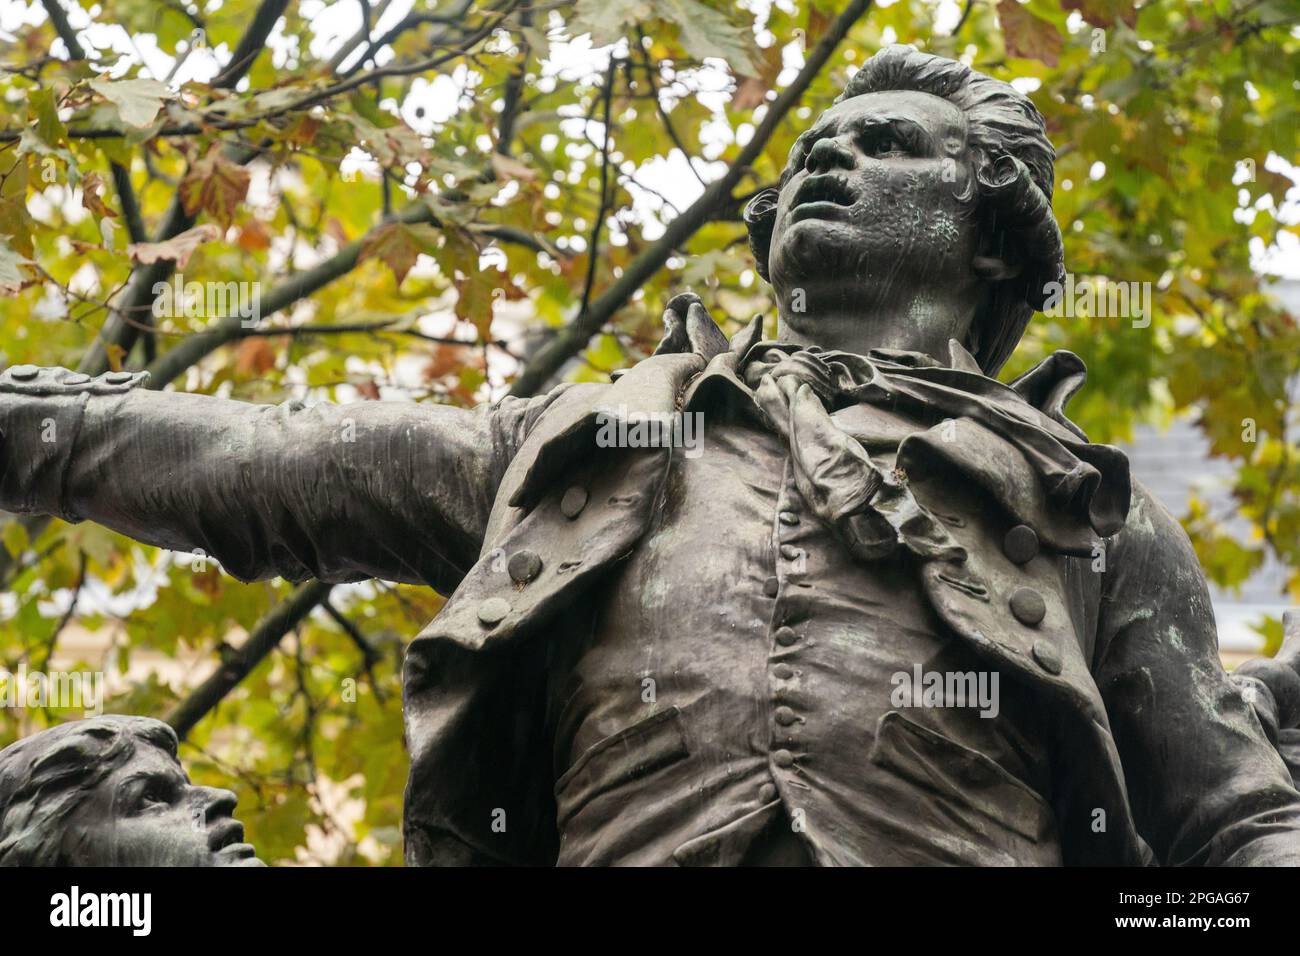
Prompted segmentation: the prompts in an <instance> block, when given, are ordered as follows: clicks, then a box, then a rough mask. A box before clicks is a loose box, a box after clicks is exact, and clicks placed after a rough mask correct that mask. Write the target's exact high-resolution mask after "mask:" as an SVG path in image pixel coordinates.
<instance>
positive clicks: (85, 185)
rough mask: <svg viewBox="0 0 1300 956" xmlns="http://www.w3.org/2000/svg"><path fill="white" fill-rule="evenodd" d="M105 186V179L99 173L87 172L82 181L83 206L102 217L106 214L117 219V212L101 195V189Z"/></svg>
mask: <svg viewBox="0 0 1300 956" xmlns="http://www.w3.org/2000/svg"><path fill="white" fill-rule="evenodd" d="M103 188H104V181H103V180H102V179H100V178H99V174H98V173H87V174H86V178H85V179H83V180H82V181H81V206H82V208H83V209H86V210H88V211H90V212H91V213H93V214H94V215H95V216H97V217H99V218H101V219H102V218H103V217H104V216H109V217H111V218H113V219H116V218H117V213H116V212H114V211H113V209H112V208H110V207H109V206H108V204H107V203H105V202H104V200H103V199H101V198H100V196H99V191H100V190H101V189H103Z"/></svg>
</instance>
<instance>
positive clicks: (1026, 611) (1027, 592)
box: [1011, 588, 1047, 627]
mask: <svg viewBox="0 0 1300 956" xmlns="http://www.w3.org/2000/svg"><path fill="white" fill-rule="evenodd" d="M1011 613H1012V615H1014V616H1015V619H1016V620H1017V621H1019V622H1020V623H1021V624H1024V625H1025V626H1026V627H1037V626H1038V624H1039V622H1040V621H1042V619H1043V617H1044V616H1045V615H1046V614H1047V605H1046V604H1045V603H1044V602H1043V596H1042V595H1041V594H1039V593H1038V592H1037V591H1035V590H1034V589H1033V588H1016V590H1015V591H1014V592H1013V593H1012V595H1011Z"/></svg>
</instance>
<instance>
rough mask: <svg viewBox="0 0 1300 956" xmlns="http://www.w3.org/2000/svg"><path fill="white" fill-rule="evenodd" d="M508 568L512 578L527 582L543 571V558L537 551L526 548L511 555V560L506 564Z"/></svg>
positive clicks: (523, 582)
mask: <svg viewBox="0 0 1300 956" xmlns="http://www.w3.org/2000/svg"><path fill="white" fill-rule="evenodd" d="M506 570H507V571H509V572H510V577H511V579H512V580H514V581H518V582H519V583H520V584H527V583H528V582H529V581H531V580H532V579H533V578H535V577H537V575H539V574H541V573H542V559H541V558H540V557H539V556H538V554H537V552H536V551H530V550H528V549H527V548H524V549H523V550H521V551H516V552H515V553H514V554H512V555H510V562H509V563H508V564H507V565H506Z"/></svg>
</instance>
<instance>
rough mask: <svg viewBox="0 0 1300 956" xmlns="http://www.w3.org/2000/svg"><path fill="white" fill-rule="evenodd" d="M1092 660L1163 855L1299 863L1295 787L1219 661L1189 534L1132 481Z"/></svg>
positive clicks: (1141, 810) (1130, 780)
mask: <svg viewBox="0 0 1300 956" xmlns="http://www.w3.org/2000/svg"><path fill="white" fill-rule="evenodd" d="M1098 641H1099V645H1098V654H1097V662H1096V665H1095V668H1094V673H1095V677H1096V679H1097V685H1098V687H1099V688H1100V689H1101V692H1102V696H1103V698H1104V699H1105V702H1106V711H1107V714H1108V715H1109V717H1110V724H1111V729H1112V731H1113V732H1114V735H1115V742H1116V745H1117V747H1118V749H1119V754H1120V758H1121V760H1122V761H1123V764H1124V772H1125V780H1126V782H1127V784H1128V790H1129V798H1130V801H1131V802H1132V806H1133V813H1134V819H1135V821H1136V823H1137V826H1138V829H1139V831H1140V832H1141V833H1142V836H1143V837H1144V838H1145V839H1146V840H1147V842H1148V843H1149V844H1150V845H1151V847H1152V849H1153V850H1154V851H1155V853H1156V856H1157V858H1158V859H1159V861H1160V862H1161V863H1163V864H1165V865H1179V864H1193V865H1290V866H1294V865H1300V793H1297V792H1296V790H1295V788H1294V787H1293V786H1292V781H1291V776H1290V773H1289V772H1288V771H1287V768H1286V766H1285V765H1284V764H1283V762H1282V759H1281V758H1280V757H1279V756H1278V752H1277V750H1276V749H1275V748H1274V746H1273V744H1272V743H1271V742H1270V741H1269V739H1268V736H1267V734H1266V731H1265V729H1264V728H1263V727H1262V726H1261V724H1260V722H1259V720H1258V719H1257V718H1256V716H1255V713H1254V710H1253V709H1252V707H1251V703H1250V701H1249V700H1248V696H1247V695H1243V693H1242V690H1241V688H1240V687H1239V686H1238V685H1237V684H1236V683H1234V682H1233V681H1231V680H1230V679H1229V677H1228V675H1227V674H1226V673H1225V672H1224V670H1223V667H1222V665H1221V664H1220V662H1219V648H1218V637H1217V634H1216V632H1215V627H1214V611H1213V608H1212V607H1211V604H1210V596H1209V592H1208V589H1207V588H1206V585H1205V576H1204V574H1203V573H1202V572H1201V568H1200V565H1199V564H1198V562H1197V560H1196V554H1195V552H1194V551H1193V550H1192V546H1191V543H1190V542H1189V541H1188V539H1187V535H1186V534H1185V533H1184V532H1183V530H1182V528H1181V527H1180V526H1179V524H1178V522H1177V521H1176V520H1175V519H1174V518H1173V517H1172V516H1171V515H1170V514H1169V513H1168V512H1167V511H1166V510H1165V509H1164V508H1163V507H1161V506H1160V505H1159V504H1158V503H1156V502H1155V501H1154V499H1152V498H1150V496H1149V495H1147V493H1146V492H1145V490H1143V489H1142V488H1140V487H1135V489H1134V497H1133V507H1132V509H1131V510H1130V513H1129V518H1128V523H1127V525H1126V526H1125V528H1124V529H1123V530H1122V531H1121V532H1120V533H1119V534H1118V535H1116V537H1115V538H1114V539H1112V543H1111V544H1110V546H1108V547H1107V549H1106V572H1105V582H1104V585H1103V592H1102V602H1101V615H1100V620H1099V623H1098Z"/></svg>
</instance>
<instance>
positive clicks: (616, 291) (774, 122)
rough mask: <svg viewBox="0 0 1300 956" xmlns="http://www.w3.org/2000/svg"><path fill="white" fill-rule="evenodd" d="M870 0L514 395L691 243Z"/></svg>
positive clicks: (550, 369)
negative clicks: (720, 170)
mask: <svg viewBox="0 0 1300 956" xmlns="http://www.w3.org/2000/svg"><path fill="white" fill-rule="evenodd" d="M870 6H871V0H850V2H849V4H848V5H847V6H846V7H845V8H844V11H843V12H842V13H841V14H840V15H839V16H838V17H836V18H835V21H834V22H833V23H832V24H831V25H830V27H829V28H828V29H827V31H826V34H825V35H824V36H823V37H822V39H821V40H820V42H818V44H817V46H816V47H814V48H813V50H812V52H811V53H810V54H809V55H808V59H807V60H806V61H805V63H804V66H803V69H802V70H800V71H799V75H798V76H797V77H795V79H794V82H793V83H791V84H790V85H789V86H787V87H786V88H785V89H784V90H782V91H781V93H780V95H779V96H777V98H776V99H775V100H774V101H773V102H772V104H771V105H770V106H769V108H768V110H767V113H766V115H765V116H764V117H763V121H762V122H761V123H759V125H758V128H757V129H756V130H755V131H754V135H753V136H752V137H751V138H750V140H749V142H748V143H746V144H745V146H744V147H743V148H742V149H741V151H740V154H739V155H738V156H737V157H736V158H735V160H734V161H733V162H732V163H731V165H730V166H728V167H727V171H726V172H725V173H724V174H723V175H722V177H721V178H719V179H715V180H714V181H713V182H712V183H710V184H709V187H708V188H707V189H706V190H704V193H703V195H701V196H700V198H699V199H697V200H696V201H695V202H693V203H692V204H691V205H690V206H689V207H688V208H687V209H685V210H684V211H683V212H682V214H681V215H680V216H678V217H677V218H676V219H674V220H673V221H672V222H670V223H669V224H668V227H667V229H665V231H664V234H663V235H662V236H661V237H660V238H659V239H657V240H656V241H655V242H654V243H653V244H652V245H650V246H649V247H648V248H647V249H646V250H645V251H644V252H643V253H641V255H639V256H638V257H637V258H636V259H634V260H633V261H632V262H631V263H630V264H629V265H628V267H627V268H626V269H625V270H624V271H623V274H622V275H621V276H619V278H618V280H617V281H615V282H614V284H613V285H611V286H610V287H609V288H608V289H606V290H605V292H604V293H602V294H601V295H600V296H598V297H597V298H596V299H595V300H594V301H593V302H592V303H591V306H590V307H589V308H587V309H585V310H583V311H580V312H579V313H578V315H577V317H575V318H574V319H573V321H572V322H570V323H569V324H568V325H566V326H565V327H564V328H563V329H561V330H560V331H559V333H557V334H556V336H555V337H554V338H553V339H551V340H550V341H549V342H547V343H546V344H545V345H544V346H542V348H541V349H539V350H538V352H537V354H536V355H535V356H534V357H533V358H532V360H531V361H530V362H529V363H528V366H527V367H526V368H525V369H524V370H523V372H522V373H521V374H520V375H519V377H518V378H516V379H515V382H514V385H513V386H511V389H510V394H511V395H531V394H534V393H535V392H536V391H537V390H538V389H540V388H541V387H542V385H544V384H545V383H546V381H547V380H548V379H549V378H550V377H551V376H552V375H554V374H555V373H556V372H557V371H559V370H560V367H561V366H563V365H564V363H565V362H567V361H568V360H569V359H571V358H572V357H573V356H575V355H577V354H578V352H580V351H581V350H582V349H584V348H586V346H587V343H588V342H589V341H591V337H592V336H593V335H595V334H596V333H598V332H599V331H600V330H601V328H602V327H603V326H604V324H605V323H606V322H608V321H609V320H610V319H611V318H612V317H613V316H614V314H615V313H616V312H617V311H618V310H619V309H621V308H622V307H623V306H624V305H625V304H626V303H627V301H628V300H629V299H631V298H632V296H633V295H635V294H636V291H637V290H638V289H640V288H641V287H642V286H643V285H644V284H645V283H646V281H647V280H648V279H649V278H650V277H651V276H652V275H654V273H655V272H656V271H658V270H659V269H660V268H661V267H662V266H663V264H664V263H665V262H667V261H668V258H669V257H670V256H671V255H672V254H673V252H674V251H675V250H676V249H678V248H679V247H680V246H681V245H682V244H683V243H685V242H686V240H688V239H689V238H690V237H691V236H693V235H694V234H695V232H696V231H697V230H698V229H699V228H700V227H701V226H703V225H704V223H706V222H707V221H708V220H709V217H710V216H711V215H712V214H713V212H714V210H715V209H717V207H718V206H719V205H720V204H723V203H726V202H727V201H728V200H729V199H730V197H731V193H732V191H733V190H734V189H735V187H736V184H737V183H739V182H740V180H741V178H742V177H743V176H744V175H745V174H746V173H747V172H748V170H749V166H750V164H751V163H753V162H754V160H756V159H757V158H758V157H759V155H760V154H761V153H762V151H763V149H764V147H766V146H767V142H768V140H769V139H771V138H772V134H773V133H775V132H776V129H777V127H778V126H779V125H780V124H781V122H782V120H784V119H785V116H786V114H787V113H789V112H790V110H791V109H792V108H793V107H794V105H795V104H796V103H797V102H798V101H799V99H800V97H802V96H803V93H804V91H805V90H806V89H807V88H808V86H809V84H811V83H812V81H813V78H814V77H816V76H817V74H818V73H820V72H821V70H822V67H824V66H825V65H826V63H827V61H828V60H829V59H830V57H831V54H832V53H833V52H834V51H835V48H836V47H837V46H839V44H840V41H841V40H843V39H844V37H845V36H846V35H847V34H848V32H849V30H850V29H851V28H852V27H853V25H854V24H855V23H856V22H857V21H858V20H859V19H860V18H861V17H862V15H863V14H864V13H866V12H867V9H868V7H870Z"/></svg>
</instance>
